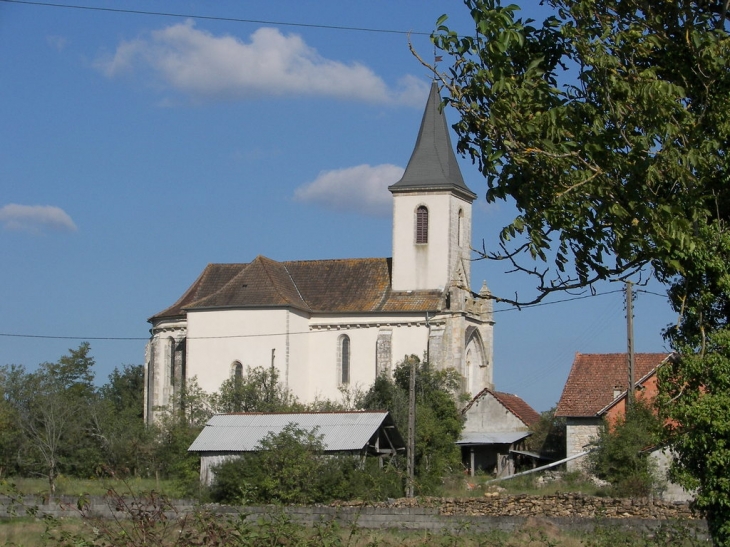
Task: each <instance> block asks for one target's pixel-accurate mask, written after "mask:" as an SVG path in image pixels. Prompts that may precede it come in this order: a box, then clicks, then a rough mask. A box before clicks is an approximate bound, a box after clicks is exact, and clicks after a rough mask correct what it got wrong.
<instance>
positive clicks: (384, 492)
mask: <svg viewBox="0 0 730 547" xmlns="http://www.w3.org/2000/svg"><path fill="white" fill-rule="evenodd" d="M258 448H259V450H258V451H256V452H252V453H249V454H245V455H243V456H241V457H239V458H236V459H232V460H229V461H226V462H224V463H222V464H220V465H218V466H216V467H215V469H214V473H215V481H214V483H213V485H212V487H211V491H210V496H211V499H212V500H213V501H216V502H221V503H231V504H248V503H281V504H307V503H323V502H328V501H332V500H349V499H385V498H387V497H400V496H402V495H403V487H402V477H401V475H400V473H398V472H397V470H396V469H395V468H394V467H389V468H388V469H385V470H384V469H379V467H378V464H377V461H376V460H375V459H368V460H366V461H364V462H363V461H362V459H361V458H360V457H358V456H349V455H338V456H332V455H325V454H324V448H323V446H322V440H321V436H317V435H316V431H306V430H304V429H301V428H298V427H297V426H295V425H294V424H289V425H287V426H286V427H285V428H284V430H283V431H282V432H281V433H278V434H273V433H272V434H269V435H268V436H266V437H265V438H264V439H263V440H262V441H261V443H260V444H259V446H258Z"/></svg>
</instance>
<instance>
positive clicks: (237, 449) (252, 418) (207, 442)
mask: <svg viewBox="0 0 730 547" xmlns="http://www.w3.org/2000/svg"><path fill="white" fill-rule="evenodd" d="M289 424H293V425H295V426H296V427H298V428H300V429H304V430H307V431H312V430H315V432H316V434H317V435H321V437H322V444H323V445H324V452H325V454H353V455H361V456H377V457H379V458H381V461H382V459H383V458H385V457H393V456H394V455H396V454H397V453H398V452H401V451H404V450H405V443H404V442H403V438H402V437H401V435H400V433H399V432H398V430H397V428H396V427H395V423H394V422H393V418H392V417H391V415H390V413H389V412H386V411H352V412H298V413H239V414H217V415H215V416H213V417H212V418H211V419H210V420H208V423H206V424H205V427H204V428H203V430H202V431H201V432H200V435H198V437H197V438H196V439H195V441H193V444H192V445H190V448H188V452H197V453H198V454H200V481H201V482H202V483H203V484H211V483H212V482H213V478H214V475H213V472H212V468H213V467H215V466H216V465H219V464H220V463H222V462H224V461H225V460H227V459H231V458H235V457H238V456H240V455H242V454H244V453H246V452H255V451H257V450H258V448H259V443H260V442H261V440H262V439H263V438H264V437H266V436H267V435H270V434H274V435H276V434H278V433H281V431H282V430H283V429H284V428H285V427H286V426H287V425H289Z"/></svg>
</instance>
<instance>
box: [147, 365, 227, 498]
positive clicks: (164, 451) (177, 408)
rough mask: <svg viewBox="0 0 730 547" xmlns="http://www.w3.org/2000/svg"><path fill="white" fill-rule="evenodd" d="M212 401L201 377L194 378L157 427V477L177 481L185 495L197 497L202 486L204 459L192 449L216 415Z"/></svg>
mask: <svg viewBox="0 0 730 547" xmlns="http://www.w3.org/2000/svg"><path fill="white" fill-rule="evenodd" d="M210 398H211V397H210V395H208V394H207V393H205V391H203V390H202V389H201V388H200V386H199V385H198V381H197V378H196V377H193V378H190V379H188V380H187V381H186V382H185V384H184V385H183V386H182V388H181V389H180V390H178V391H177V392H176V393H175V395H174V397H173V400H172V401H171V403H170V404H169V405H168V406H167V407H165V408H163V409H161V410H162V412H161V413H160V415H159V418H158V420H157V422H156V423H155V424H154V426H153V427H154V429H155V431H154V436H155V448H154V454H153V459H154V467H155V475H156V477H157V478H159V476H160V475H162V476H163V477H167V478H171V479H175V480H176V481H177V482H178V485H179V486H180V488H181V490H182V491H183V492H184V493H185V495H192V494H195V493H196V492H197V491H198V488H199V485H200V472H199V463H200V462H199V460H200V458H199V457H198V456H197V455H196V454H192V453H189V452H188V448H189V447H190V445H191V444H192V443H193V441H194V440H195V439H196V438H197V436H198V435H199V434H200V432H201V431H202V429H203V427H204V426H205V423H206V422H207V421H208V420H209V419H210V417H211V415H212V414H213V410H212V406H211V403H210Z"/></svg>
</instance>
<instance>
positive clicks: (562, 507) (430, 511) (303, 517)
mask: <svg viewBox="0 0 730 547" xmlns="http://www.w3.org/2000/svg"><path fill="white" fill-rule="evenodd" d="M128 503H129V502H128ZM130 506H132V504H131V503H130ZM120 507H121V504H120V503H119V500H116V502H115V503H110V502H109V501H108V500H106V499H104V498H100V497H96V498H92V499H89V500H88V506H87V509H86V512H87V514H89V515H92V516H95V517H100V518H124V517H126V516H127V515H126V514H125V513H124V512H123V511H120V510H119V509H120ZM196 509H200V507H198V506H196V505H195V504H194V503H193V502H190V501H187V502H186V501H176V502H175V503H174V509H170V510H168V511H167V512H166V515H167V516H168V518H175V517H176V516H178V517H179V516H182V515H184V514H187V513H190V512H192V511H194V510H196ZM203 509H206V510H209V511H213V512H215V513H219V514H232V515H237V514H240V513H243V514H245V515H247V518H248V519H249V520H252V521H257V520H258V519H260V518H266V517H267V516H270V515H272V514H275V513H277V512H284V513H286V514H288V515H289V516H290V517H291V518H292V520H295V521H297V522H301V523H305V524H312V523H315V522H319V521H321V520H331V519H336V520H338V521H340V522H341V523H343V524H356V525H357V526H358V527H361V528H398V529H411V530H454V529H461V528H463V527H464V526H465V525H468V527H469V529H470V530H472V531H489V530H504V531H512V530H519V529H521V528H523V527H524V526H525V525H526V524H527V523H529V522H534V521H535V519H537V520H538V521H539V522H546V523H550V524H551V525H553V526H556V527H557V528H559V529H560V530H562V531H590V530H592V529H595V528H596V527H597V526H611V527H620V528H624V529H633V530H642V531H646V530H653V529H656V528H658V527H659V526H661V525H662V524H663V523H667V522H677V521H679V522H681V523H682V526H684V527H689V528H691V529H693V530H694V531H695V533H697V534H699V535H701V536H705V535H706V533H707V525H706V523H705V521H704V520H700V519H698V518H697V517H696V515H694V514H693V513H692V512H691V510H690V509H689V506H688V505H687V504H685V503H667V502H663V501H660V500H650V499H635V500H631V499H614V498H599V497H594V496H583V495H579V494H555V495H550V496H526V495H517V496H506V495H499V494H496V493H495V494H494V495H490V496H485V497H481V498H458V499H457V498H416V499H399V500H392V501H389V502H383V503H376V504H364V503H338V504H332V505H327V506H301V507H297V506H288V507H281V508H277V507H273V506H264V507H231V506H221V505H207V506H204V507H203ZM28 514H35V515H37V516H43V515H52V516H55V517H58V518H63V517H77V516H79V511H78V509H77V499H76V498H71V497H65V498H60V499H58V500H57V501H56V502H55V503H47V502H45V503H44V500H41V499H33V498H26V499H24V500H23V503H17V502H13V500H10V499H9V498H7V497H5V498H0V517H12V516H26V515H28Z"/></svg>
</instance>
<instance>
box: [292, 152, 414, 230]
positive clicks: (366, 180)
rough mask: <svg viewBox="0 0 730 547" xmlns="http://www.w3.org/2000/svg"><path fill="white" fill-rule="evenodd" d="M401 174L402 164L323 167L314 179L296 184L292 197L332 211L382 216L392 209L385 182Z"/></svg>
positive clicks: (395, 178) (391, 200) (391, 201)
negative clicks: (297, 186) (328, 168)
mask: <svg viewBox="0 0 730 547" xmlns="http://www.w3.org/2000/svg"><path fill="white" fill-rule="evenodd" d="M402 176H403V168H402V167H398V166H397V165H390V164H383V165H375V166H370V165H358V166H356V167H348V168H346V169H335V170H332V171H323V172H321V173H320V174H319V176H317V178H316V179H315V180H314V181H312V182H310V183H308V184H305V185H303V186H300V187H299V188H297V190H296V191H295V192H294V199H296V200H297V201H304V202H308V203H316V204H318V205H321V206H323V207H325V208H327V209H331V210H334V211H353V212H357V213H361V214H364V215H370V216H379V217H386V216H389V215H390V214H391V213H392V210H393V197H392V196H391V194H390V192H388V186H390V185H391V184H395V183H396V182H398V181H399V180H400V178H401V177H402Z"/></svg>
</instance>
